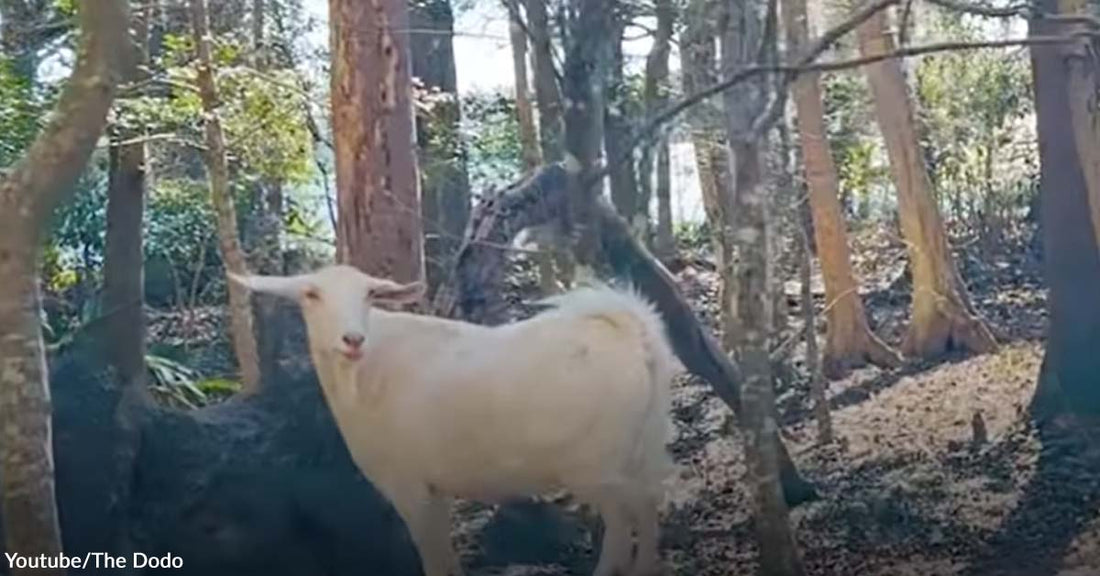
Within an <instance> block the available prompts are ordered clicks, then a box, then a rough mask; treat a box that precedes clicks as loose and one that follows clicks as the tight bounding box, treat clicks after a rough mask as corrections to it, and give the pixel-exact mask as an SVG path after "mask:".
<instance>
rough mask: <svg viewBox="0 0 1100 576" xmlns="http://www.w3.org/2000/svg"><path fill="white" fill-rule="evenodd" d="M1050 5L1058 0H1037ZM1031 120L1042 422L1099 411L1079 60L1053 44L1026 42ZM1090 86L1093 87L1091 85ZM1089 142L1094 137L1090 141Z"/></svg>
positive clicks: (1032, 26)
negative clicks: (1039, 263) (1044, 291)
mask: <svg viewBox="0 0 1100 576" xmlns="http://www.w3.org/2000/svg"><path fill="white" fill-rule="evenodd" d="M1038 7H1039V8H1040V9H1041V10H1042V11H1043V12H1053V11H1054V10H1055V9H1056V8H1057V4H1056V0H1044V1H1043V2H1040V3H1039V6H1038ZM1064 33H1065V27H1064V26H1063V25H1059V23H1057V22H1054V21H1051V20H1044V19H1042V18H1039V19H1035V20H1032V21H1030V22H1029V35H1031V36H1047V35H1049V34H1064ZM1031 62H1032V77H1033V79H1034V81H1033V84H1034V87H1035V88H1034V90H1035V107H1036V122H1037V131H1038V135H1039V158H1040V171H1039V194H1040V201H1041V203H1042V204H1041V208H1040V214H1041V216H1042V232H1043V265H1044V268H1045V276H1046V282H1047V286H1048V287H1049V289H1050V294H1049V296H1048V297H1047V306H1048V308H1049V311H1050V324H1049V329H1048V330H1049V331H1048V339H1047V347H1046V354H1045V356H1044V358H1043V366H1042V369H1041V370H1040V375H1039V384H1038V387H1037V388H1036V391H1035V397H1034V398H1033V400H1032V405H1031V409H1032V413H1033V414H1034V416H1035V417H1036V419H1037V420H1039V421H1040V423H1047V422H1049V421H1050V419H1051V418H1054V417H1056V416H1059V415H1070V416H1073V415H1076V416H1083V417H1086V418H1088V419H1090V420H1091V421H1093V422H1096V421H1097V419H1098V418H1100V386H1097V379H1096V378H1097V374H1100V354H1097V353H1096V352H1097V349H1096V343H1097V342H1100V300H1097V298H1096V286H1100V245H1098V244H1097V240H1096V232H1095V230H1094V224H1093V222H1092V217H1091V211H1090V208H1089V205H1090V204H1089V203H1090V197H1089V184H1090V182H1089V178H1088V176H1087V172H1088V171H1089V169H1090V167H1089V166H1087V165H1085V164H1084V160H1085V158H1086V156H1085V155H1084V154H1081V150H1080V149H1079V145H1078V142H1079V141H1078V140H1077V139H1075V138H1071V137H1067V135H1068V134H1072V133H1075V131H1076V125H1077V123H1078V122H1079V121H1080V120H1079V119H1078V117H1077V116H1076V114H1075V112H1080V109H1079V108H1077V109H1076V110H1075V107H1076V106H1077V104H1078V103H1079V102H1080V100H1081V99H1084V98H1085V95H1084V94H1081V93H1075V92H1078V91H1081V90H1084V89H1085V87H1084V86H1082V85H1081V84H1080V83H1078V82H1077V81H1076V80H1075V78H1074V75H1075V73H1076V72H1077V70H1075V68H1076V66H1077V64H1076V63H1075V62H1074V61H1073V59H1072V58H1066V54H1065V50H1064V48H1062V47H1059V46H1053V45H1042V46H1040V45H1035V46H1032V47H1031ZM1089 89H1091V87H1090V88H1089ZM1088 145H1089V146H1095V142H1089V143H1088Z"/></svg>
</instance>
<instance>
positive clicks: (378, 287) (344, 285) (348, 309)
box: [230, 266, 424, 362]
mask: <svg viewBox="0 0 1100 576" xmlns="http://www.w3.org/2000/svg"><path fill="white" fill-rule="evenodd" d="M230 278H231V279H232V280H233V281H234V282H237V283H238V284H240V285H242V286H244V287H246V288H248V289H249V290H251V291H253V292H264V293H267V294H273V295H276V296H280V297H283V298H287V299H290V300H293V301H295V302H297V303H298V304H299V305H300V306H301V308H302V316H303V317H304V318H305V321H306V330H307V331H308V333H309V341H310V346H311V347H312V348H314V349H316V350H317V351H320V352H322V353H324V354H338V355H340V356H342V357H343V358H345V359H347V360H350V361H352V362H355V361H358V360H359V359H360V358H361V357H362V356H363V349H364V348H365V347H366V345H367V339H368V338H369V337H370V332H369V330H368V328H369V323H370V306H371V304H373V303H403V302H412V301H415V300H417V299H419V298H420V296H421V294H422V293H423V290H424V284H423V283H421V282H412V283H410V284H398V283H396V282H393V281H390V280H386V279H383V278H375V277H373V276H370V275H367V274H364V273H362V272H360V271H359V270H357V269H355V268H353V267H351V266H327V267H325V268H321V269H319V270H315V271H314V272H311V273H309V274H299V275H297V276H255V275H249V276H237V275H234V274H230Z"/></svg>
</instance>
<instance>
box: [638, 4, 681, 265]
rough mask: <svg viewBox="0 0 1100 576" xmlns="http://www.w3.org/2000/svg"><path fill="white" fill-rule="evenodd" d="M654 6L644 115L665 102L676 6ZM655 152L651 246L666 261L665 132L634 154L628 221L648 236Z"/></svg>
mask: <svg viewBox="0 0 1100 576" xmlns="http://www.w3.org/2000/svg"><path fill="white" fill-rule="evenodd" d="M654 9H655V11H656V13H657V30H656V31H655V32H654V34H653V47H652V48H650V49H649V54H648V55H647V56H646V60H645V79H644V86H643V87H642V104H643V106H644V107H645V117H646V119H647V120H650V119H652V118H653V117H654V116H656V115H657V113H658V112H660V111H662V110H663V109H664V107H665V106H667V105H668V100H669V93H670V92H671V86H669V83H668V59H669V54H670V53H671V51H672V33H673V27H674V26H675V24H676V7H675V6H674V5H673V4H672V2H671V1H670V0H658V1H657V2H656V3H655V6H654ZM655 153H656V155H657V156H658V162H657V164H658V167H657V174H656V178H657V189H658V192H657V198H658V215H657V217H658V223H659V226H658V229H657V230H658V234H657V237H656V239H655V240H656V243H655V246H654V249H655V252H656V254H657V256H658V257H659V258H661V259H662V260H664V261H666V262H667V261H668V260H669V259H670V258H671V257H672V254H673V252H674V251H675V247H674V246H673V243H672V206H671V205H670V204H671V190H670V186H669V184H670V180H671V178H670V176H671V175H670V173H669V162H668V161H667V160H666V161H665V162H664V164H663V165H662V164H661V161H660V155H661V154H664V155H665V156H666V158H667V156H668V134H667V133H666V132H662V133H661V134H660V135H659V136H658V137H657V138H656V139H655V141H651V142H646V143H645V144H643V145H642V148H641V154H640V157H639V158H638V207H639V211H638V218H635V219H634V220H633V221H632V222H631V225H632V226H633V227H634V230H635V233H636V234H638V235H639V237H640V238H646V239H648V238H649V233H650V217H649V214H650V211H649V206H650V204H651V201H652V199H653V189H654V188H653V179H654V172H653V160H654V154H655Z"/></svg>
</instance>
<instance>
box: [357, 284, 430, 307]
mask: <svg viewBox="0 0 1100 576" xmlns="http://www.w3.org/2000/svg"><path fill="white" fill-rule="evenodd" d="M425 288H426V286H424V283H423V282H419V281H418V282H409V283H408V284H398V283H396V282H385V283H382V284H378V285H376V286H373V287H371V290H370V295H371V298H373V299H374V300H375V301H376V302H389V303H394V304H405V303H408V302H416V301H417V300H419V299H420V297H421V296H423V295H424V289H425Z"/></svg>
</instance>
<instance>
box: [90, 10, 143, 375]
mask: <svg viewBox="0 0 1100 576" xmlns="http://www.w3.org/2000/svg"><path fill="white" fill-rule="evenodd" d="M151 16H152V8H151V6H147V7H145V8H143V9H142V11H141V12H140V14H139V16H138V17H137V18H135V22H134V23H135V26H134V36H136V38H137V41H138V44H137V45H138V49H137V59H138V62H139V63H140V64H147V63H148V53H149V48H148V39H149V22H150V17H151ZM132 72H137V68H136V67H135V68H133V69H132ZM130 76H131V78H129V80H134V79H136V78H137V77H138V75H137V74H133V73H132V74H130ZM139 136H140V135H138V134H136V133H134V132H132V131H123V130H121V129H116V130H115V134H114V137H113V139H114V142H112V144H111V147H110V149H109V150H108V154H109V157H110V164H109V168H108V172H107V215H106V218H107V231H106V234H105V238H104V248H103V251H104V257H103V293H102V295H101V297H100V315H101V317H103V322H104V323H105V325H106V326H105V327H106V333H107V335H108V338H107V341H108V342H109V345H107V346H106V347H105V348H106V350H105V352H106V354H107V355H108V356H109V358H110V365H111V366H112V367H113V368H114V370H115V372H116V375H117V377H118V379H119V380H120V381H122V382H124V383H125V385H126V386H128V387H130V386H134V387H144V385H145V313H144V309H143V307H144V304H145V290H144V265H143V261H144V257H143V245H142V241H143V238H142V233H143V228H142V224H143V220H144V214H145V188H146V186H145V169H146V159H145V143H144V142H142V141H137V142H126V143H121V144H120V143H119V141H126V140H131V139H134V138H137V137H139Z"/></svg>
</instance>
